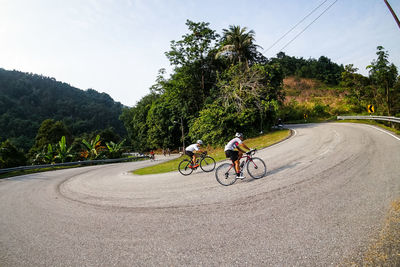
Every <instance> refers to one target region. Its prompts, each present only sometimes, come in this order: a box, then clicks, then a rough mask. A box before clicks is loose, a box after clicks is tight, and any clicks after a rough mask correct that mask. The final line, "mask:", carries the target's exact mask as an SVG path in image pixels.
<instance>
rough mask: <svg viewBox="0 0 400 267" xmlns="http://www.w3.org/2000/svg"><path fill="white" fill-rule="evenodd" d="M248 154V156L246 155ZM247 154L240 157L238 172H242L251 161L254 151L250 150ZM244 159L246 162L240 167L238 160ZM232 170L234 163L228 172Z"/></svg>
mask: <svg viewBox="0 0 400 267" xmlns="http://www.w3.org/2000/svg"><path fill="white" fill-rule="evenodd" d="M247 153H249V154H247ZM247 153H243V154H242V156H241V157H240V158H239V159H238V160H239V168H240V172H242V171H243V169H244V167H245V166H246V165H247V164H248V163H249V161H252V159H253V155H254V153H255V150H250V151H249V152H247ZM243 158H246V161H245V162H244V164H243V165H242V164H241V162H240V160H241V159H243ZM232 168H235V163H233V162H232V164H231V167H230V168H229V170H231V169H232Z"/></svg>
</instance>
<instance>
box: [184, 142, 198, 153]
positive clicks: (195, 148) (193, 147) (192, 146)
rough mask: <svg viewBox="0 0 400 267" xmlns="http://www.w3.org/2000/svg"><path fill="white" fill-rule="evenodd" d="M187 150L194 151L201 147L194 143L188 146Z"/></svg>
mask: <svg viewBox="0 0 400 267" xmlns="http://www.w3.org/2000/svg"><path fill="white" fill-rule="evenodd" d="M185 150H186V151H190V152H193V151H195V150H196V151H198V150H199V147H198V146H197V144H193V145H190V146H188V147H187V148H186V149H185Z"/></svg>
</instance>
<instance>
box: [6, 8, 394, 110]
mask: <svg viewBox="0 0 400 267" xmlns="http://www.w3.org/2000/svg"><path fill="white" fill-rule="evenodd" d="M324 1H325V0H264V1H262V0H247V1H243V0H231V1H222V0H180V1H179V0H0V68H4V69H6V70H13V69H15V70H19V71H23V72H32V73H35V74H42V75H44V76H49V77H53V78H55V79H56V80H57V81H62V82H65V83H68V84H70V85H72V86H74V87H77V88H79V89H83V90H86V89H88V88H93V89H95V90H96V91H99V92H105V93H107V94H109V95H110V96H111V97H112V98H113V99H114V100H115V101H118V102H121V103H122V104H124V105H127V106H134V105H135V104H136V103H137V101H139V100H140V99H141V98H142V97H143V96H145V95H147V94H148V93H149V88H150V86H151V85H153V84H154V82H155V79H156V76H157V73H158V70H159V69H161V68H166V69H167V70H168V71H170V70H171V67H170V66H169V61H168V59H167V58H166V56H165V54H164V53H165V52H166V51H169V50H170V42H171V41H172V40H180V39H181V36H182V35H184V34H186V33H188V29H187V27H186V25H185V22H186V20H187V19H189V20H192V21H194V22H209V23H210V25H209V27H210V28H211V29H213V30H216V31H217V33H219V34H221V33H222V29H224V28H225V29H226V28H228V27H229V25H240V26H241V27H247V29H249V30H254V31H255V34H256V35H255V37H256V44H258V45H260V46H261V47H263V48H264V50H260V52H262V53H263V54H264V56H266V57H268V58H270V57H275V56H276V54H277V53H278V52H279V51H281V49H282V48H283V47H284V46H285V45H286V44H287V43H289V41H291V40H292V39H293V38H294V37H295V36H296V35H297V34H299V33H300V32H301V31H302V30H304V28H306V27H307V25H309V24H310V23H311V22H312V21H313V20H314V19H316V18H317V17H318V16H319V15H320V14H321V13H322V12H324V10H325V9H326V8H328V6H330V5H331V4H333V3H334V2H335V0H328V1H326V2H325V3H324V4H323V5H322V6H321V7H320V8H319V9H318V10H316V11H315V12H314V13H313V14H312V15H310V16H309V17H308V18H307V19H306V20H305V21H304V22H302V23H301V24H300V25H298V26H297V27H296V28H295V29H294V30H293V31H292V32H291V33H289V34H288V35H287V36H286V37H285V38H283V39H282V40H281V41H280V42H278V43H277V44H276V45H275V46H274V47H273V48H271V49H269V50H268V51H267V49H268V48H269V47H270V46H271V45H272V44H273V43H275V42H276V41H277V40H278V39H279V38H281V37H282V36H283V35H284V34H285V33H286V32H287V31H289V30H290V29H291V28H292V27H293V26H294V25H296V24H297V23H298V22H299V21H301V20H302V19H303V18H304V17H305V16H306V15H308V14H309V13H310V12H311V11H312V10H313V9H314V8H316V7H317V6H319V5H320V4H321V3H323V2H324ZM388 2H389V3H390V4H391V6H392V8H393V9H394V11H395V12H396V14H397V16H400V1H399V0H388ZM378 45H382V46H383V47H384V48H385V50H387V51H388V52H389V61H390V62H393V63H394V64H395V65H396V66H397V67H398V68H400V28H399V27H398V26H397V24H396V22H395V20H394V19H393V17H392V14H391V13H390V12H389V10H388V8H387V7H386V5H385V3H384V1H383V0H337V2H336V3H334V4H333V5H332V7H331V8H329V9H328V10H327V11H326V12H325V13H324V14H323V15H321V17H320V18H319V19H317V20H316V21H315V22H314V23H313V24H311V26H309V28H307V29H306V30H305V31H304V32H303V33H302V34H301V35H299V36H298V37H297V38H296V39H295V40H294V41H293V42H292V43H290V44H289V45H288V46H287V47H286V48H285V49H283V52H285V53H286V54H287V55H289V56H295V57H303V58H305V59H308V58H310V57H311V58H316V59H318V58H319V57H320V56H326V57H328V58H330V59H331V60H332V61H333V62H335V63H338V64H343V65H347V64H354V66H355V67H357V68H359V73H361V74H363V75H368V72H367V70H366V69H365V67H366V66H367V65H369V64H370V63H371V62H372V60H374V59H376V51H377V50H376V47H377V46H378ZM399 72H400V69H399Z"/></svg>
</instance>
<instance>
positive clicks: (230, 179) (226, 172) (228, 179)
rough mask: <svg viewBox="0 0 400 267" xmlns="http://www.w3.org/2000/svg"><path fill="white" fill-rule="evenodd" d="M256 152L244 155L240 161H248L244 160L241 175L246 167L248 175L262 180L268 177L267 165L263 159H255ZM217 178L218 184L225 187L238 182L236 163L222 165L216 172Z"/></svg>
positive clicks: (251, 151) (254, 150)
mask: <svg viewBox="0 0 400 267" xmlns="http://www.w3.org/2000/svg"><path fill="white" fill-rule="evenodd" d="M256 151H257V150H256V149H252V150H250V151H249V152H246V153H245V154H243V155H242V157H241V158H240V159H242V158H245V159H246V160H243V161H242V162H241V163H240V165H239V166H240V172H241V173H243V170H244V169H245V167H246V169H247V173H248V174H249V175H250V176H251V177H252V178H253V179H260V178H262V177H264V176H266V175H267V165H265V162H264V161H263V160H262V159H260V158H257V157H253V155H254V154H255V153H256ZM240 159H239V161H240ZM215 178H216V179H217V181H218V183H220V184H222V185H225V186H228V185H232V184H234V183H235V182H236V180H237V178H236V170H235V165H234V163H224V164H222V165H220V166H219V167H218V168H217V170H216V171H215Z"/></svg>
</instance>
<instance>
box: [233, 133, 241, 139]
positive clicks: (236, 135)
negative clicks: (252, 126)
mask: <svg viewBox="0 0 400 267" xmlns="http://www.w3.org/2000/svg"><path fill="white" fill-rule="evenodd" d="M235 137H239V138H240V137H243V134H242V133H236V134H235Z"/></svg>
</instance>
